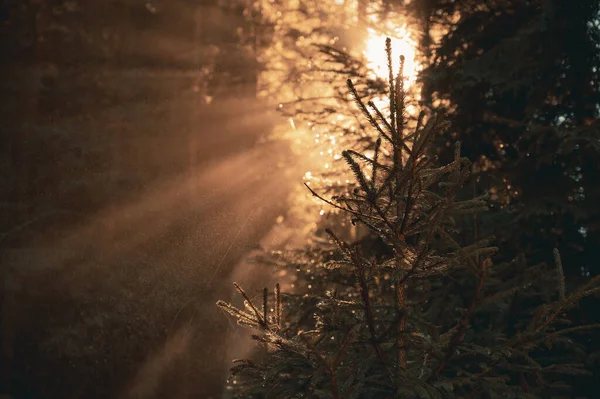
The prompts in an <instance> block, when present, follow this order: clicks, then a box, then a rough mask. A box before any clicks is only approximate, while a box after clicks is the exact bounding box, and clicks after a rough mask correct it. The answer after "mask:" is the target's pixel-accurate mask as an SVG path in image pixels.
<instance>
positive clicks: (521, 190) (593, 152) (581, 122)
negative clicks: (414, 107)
mask: <svg viewBox="0 0 600 399" xmlns="http://www.w3.org/2000/svg"><path fill="white" fill-rule="evenodd" d="M409 10H411V11H412V13H413V15H415V16H418V18H419V20H420V25H421V29H422V37H423V40H422V41H421V47H422V48H423V51H429V52H430V53H431V55H432V57H431V58H427V59H426V60H425V61H424V62H425V64H426V65H425V69H424V71H423V73H422V75H421V81H422V83H423V93H424V94H423V99H424V101H425V102H427V104H425V105H428V106H431V105H432V103H433V105H436V104H437V105H443V106H445V107H447V108H448V109H449V112H448V118H449V120H450V121H451V122H452V125H453V126H454V130H453V131H452V133H451V135H450V134H447V135H445V136H444V137H442V138H441V139H440V141H439V143H440V144H441V145H439V146H438V152H440V156H441V160H443V161H447V160H448V159H451V157H452V149H451V145H450V143H451V142H452V141H453V140H460V141H461V142H462V143H463V151H464V154H465V156H466V157H467V158H469V159H470V160H471V161H473V162H474V163H475V170H474V172H475V177H476V178H477V179H478V180H479V183H480V184H479V186H480V187H482V188H483V189H487V190H488V191H490V193H491V194H492V197H493V198H494V199H496V200H497V201H496V206H497V207H506V210H507V212H508V213H509V214H510V216H506V217H505V216H501V215H499V216H500V217H498V218H495V219H494V220H493V221H490V223H493V226H489V224H488V226H489V227H491V228H493V229H494V230H496V234H497V236H498V237H499V239H501V240H502V244H503V246H504V247H505V248H506V252H505V253H504V254H503V255H504V256H506V259H509V258H514V257H515V256H516V255H517V254H518V253H520V252H522V253H525V254H526V255H527V257H528V259H530V260H531V261H532V262H540V261H546V262H551V261H552V257H551V256H550V254H551V250H552V248H553V247H556V246H558V247H560V248H561V252H562V253H563V254H565V272H566V273H568V274H570V275H578V274H579V275H581V274H583V275H584V276H585V275H586V274H587V275H589V273H591V274H592V275H594V274H597V272H598V271H597V270H595V269H594V268H596V267H597V266H596V263H597V262H595V260H596V259H597V258H598V256H599V255H600V253H598V248H600V246H599V245H598V243H599V240H600V234H599V231H598V220H599V219H598V218H599V217H600V215H599V213H598V207H597V206H596V204H597V203H598V201H600V197H599V196H600V192H598V189H597V185H596V184H595V182H596V181H597V179H598V177H599V176H598V170H600V168H599V164H598V159H600V158H599V155H600V154H599V150H600V146H599V145H598V123H597V119H598V104H600V93H599V91H598V84H599V76H598V68H599V67H600V56H599V53H598V46H599V45H600V35H599V34H600V30H599V29H598V27H599V25H598V24H599V22H598V21H599V20H598V15H599V12H600V3H598V2H597V1H595V0H586V1H579V2H577V3H576V4H575V3H573V2H569V1H563V0H551V1H542V0H537V1H510V0H500V1H493V2H483V3H482V2H479V1H461V2H456V1H446V0H437V1H427V2H413V3H412V4H411V5H410V6H409ZM434 36H435V37H437V39H438V40H437V41H434V40H432V37H434ZM503 221H506V222H508V223H504V222H503ZM582 268H583V269H582Z"/></svg>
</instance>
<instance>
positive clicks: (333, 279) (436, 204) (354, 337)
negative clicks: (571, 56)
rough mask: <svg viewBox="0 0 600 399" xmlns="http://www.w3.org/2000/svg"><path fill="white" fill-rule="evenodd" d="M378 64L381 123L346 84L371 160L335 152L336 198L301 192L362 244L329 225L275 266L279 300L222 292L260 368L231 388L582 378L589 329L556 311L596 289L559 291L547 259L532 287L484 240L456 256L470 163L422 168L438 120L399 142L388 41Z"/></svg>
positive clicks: (246, 366) (469, 386)
mask: <svg viewBox="0 0 600 399" xmlns="http://www.w3.org/2000/svg"><path fill="white" fill-rule="evenodd" d="M387 56H388V60H389V61H390V62H389V64H390V65H389V69H390V79H389V82H388V88H389V91H388V95H389V102H390V109H391V112H390V114H389V116H388V117H384V116H383V114H382V112H381V111H380V110H379V109H378V108H377V107H376V106H375V105H374V104H372V103H367V104H365V102H363V100H362V99H361V98H360V97H359V96H358V94H357V92H356V88H355V86H354V84H353V83H352V81H350V80H348V88H349V91H350V93H351V94H352V95H353V97H354V99H355V101H356V103H357V105H358V108H359V109H360V111H361V112H362V114H363V118H364V119H365V120H366V121H367V122H368V123H369V124H370V125H371V127H372V129H374V131H375V132H376V134H377V136H378V138H377V140H376V146H375V150H374V154H373V156H372V157H367V156H365V155H364V154H361V153H359V152H356V151H353V150H347V151H344V153H343V157H344V159H345V160H346V162H347V164H348V166H349V168H350V170H351V171H352V173H353V174H354V176H355V180H356V183H355V184H353V185H349V186H348V187H347V191H346V193H344V194H341V195H338V196H334V197H333V198H332V199H326V198H324V197H323V196H322V195H321V194H319V193H318V192H316V191H315V190H314V189H312V188H310V187H309V186H307V187H308V189H309V190H310V191H311V193H312V194H313V195H314V196H316V197H318V198H320V199H321V200H323V201H324V202H326V203H328V204H330V205H331V206H333V207H335V208H337V209H339V210H340V211H343V212H346V213H348V214H350V215H351V218H352V222H353V223H355V224H359V225H362V226H364V227H365V228H366V229H367V231H368V234H365V235H363V236H362V237H361V238H360V239H359V240H357V241H355V242H345V241H344V240H342V239H341V238H340V236H341V234H340V230H341V229H340V226H336V227H335V228H331V229H329V228H328V229H326V237H327V239H322V240H320V245H316V246H313V247H309V248H306V249H303V250H297V251H293V252H291V253H289V254H281V253H279V254H276V256H277V258H276V260H277V259H279V262H281V259H282V258H284V261H283V267H284V268H286V269H290V270H291V271H293V272H296V273H297V276H298V280H296V282H295V283H294V291H292V293H290V294H284V293H282V288H281V286H280V285H277V286H276V288H275V291H274V293H273V294H270V293H269V292H268V290H267V289H265V290H264V291H263V293H262V298H261V299H262V300H261V301H259V302H257V301H256V300H254V299H253V298H252V297H251V295H249V294H248V293H246V292H245V291H244V290H243V288H242V287H240V286H239V285H237V284H235V287H236V289H237V290H238V291H239V293H240V294H241V296H242V297H243V299H244V307H243V308H238V307H236V306H234V305H232V304H229V303H226V302H223V301H219V302H218V306H220V307H221V308H222V309H223V310H224V311H226V312H228V313H229V314H231V315H233V316H234V317H235V318H237V320H238V322H239V323H240V324H242V325H246V326H249V327H251V328H253V329H254V330H255V331H256V333H255V335H253V337H254V339H255V340H257V341H258V342H260V343H261V344H263V345H264V346H265V347H266V348H267V349H268V353H267V354H266V355H265V358H264V359H263V360H262V361H260V362H254V361H251V360H237V361H236V363H237V364H236V366H234V368H233V369H232V374H233V381H232V385H231V387H232V388H233V389H234V391H235V393H236V394H238V395H239V396H242V397H267V398H270V397H272V398H285V397H290V398H292V397H294V398H295V397H322V398H388V397H389V398H391V397H396V398H452V397H456V398H499V397H502V398H538V397H543V395H544V394H545V393H547V392H549V391H550V390H552V391H557V392H558V391H561V390H566V389H567V385H568V384H566V382H567V380H566V379H564V378H562V377H560V376H561V375H563V374H578V373H584V372H585V369H584V366H583V364H581V362H580V361H579V359H581V358H582V356H581V353H582V348H581V347H580V346H578V345H577V344H575V343H574V342H573V341H572V340H571V339H570V336H571V335H572V334H574V333H577V332H584V331H587V330H589V329H592V328H594V327H597V326H594V325H578V326H568V325H566V324H565V323H567V320H566V319H565V317H564V316H565V312H566V311H567V310H568V309H569V308H570V307H572V306H573V305H574V304H576V303H577V302H578V301H579V300H580V299H581V298H583V297H585V296H589V295H592V294H595V293H597V292H598V287H597V286H596V285H597V283H598V281H599V280H600V278H594V279H592V280H590V281H589V282H588V283H587V284H586V285H584V286H582V287H579V288H578V289H575V290H568V289H567V288H566V284H565V280H564V275H563V271H562V263H561V260H560V255H559V254H558V251H556V253H555V257H556V265H555V266H556V267H555V270H554V271H550V272H551V273H549V271H548V270H546V271H545V273H543V274H541V275H542V276H543V277H544V278H542V279H540V278H539V274H538V273H533V271H534V269H536V268H527V269H525V270H517V269H518V268H519V267H520V266H522V265H521V264H515V263H511V264H498V265H494V263H493V260H492V258H493V257H494V254H496V252H497V251H498V250H497V248H495V247H492V246H491V241H492V239H493V238H492V237H488V238H485V239H478V240H477V241H475V242H472V243H470V244H469V245H461V244H459V242H458V234H459V233H460V232H459V231H457V228H456V225H457V223H456V221H457V218H459V217H462V216H463V215H474V214H476V213H477V212H480V211H482V210H484V209H485V208H486V203H487V198H485V197H476V198H464V197H463V196H462V195H461V191H460V190H459V189H460V187H461V186H462V185H463V184H464V183H465V181H466V180H467V178H468V175H469V171H470V163H469V161H468V160H467V159H465V158H462V157H461V156H460V144H458V143H457V144H456V145H455V153H454V159H453V160H452V161H451V162H450V163H448V164H446V165H444V166H436V165H435V163H436V160H435V158H433V157H430V156H428V152H429V150H430V149H431V148H430V146H431V145H432V142H433V141H434V138H435V136H436V135H439V134H441V133H442V132H443V131H444V130H446V129H448V127H449V124H448V123H447V122H446V121H445V120H444V117H443V115H442V114H438V115H436V116H431V117H429V118H428V120H427V122H425V114H424V113H421V114H420V116H419V120H418V123H417V125H416V127H415V128H414V129H413V130H411V131H410V132H409V131H408V130H407V127H406V113H405V92H404V88H403V86H404V84H403V82H404V78H403V74H402V70H400V73H399V74H398V75H397V76H394V75H393V73H392V70H391V69H392V68H391V59H392V54H391V46H390V43H389V41H388V42H387ZM541 267H542V266H540V268H541ZM537 271H539V270H537ZM519 272H522V273H519ZM515 275H518V278H515V277H514V276H515ZM290 288H291V287H290ZM517 294H519V295H524V296H527V297H530V298H531V303H534V302H536V301H537V302H538V303H534V305H535V306H533V307H530V308H529V309H528V310H529V311H530V312H531V313H530V314H529V317H528V320H527V323H526V324H523V325H514V324H513V323H512V322H511V320H512V319H511V318H510V317H507V315H508V316H509V313H510V304H511V301H512V300H513V298H514V296H515V295H517ZM557 348H560V349H558V350H557ZM569 356H570V357H569Z"/></svg>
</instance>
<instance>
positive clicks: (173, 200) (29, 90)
mask: <svg viewBox="0 0 600 399" xmlns="http://www.w3.org/2000/svg"><path fill="white" fill-rule="evenodd" d="M243 10H244V7H243V5H241V6H240V5H237V6H235V5H233V4H227V2H222V3H217V2H216V1H191V0H189V1H188V0H169V1H162V2H158V1H157V2H152V1H147V2H146V1H136V0H124V1H64V0H31V1H22V0H16V1H11V0H9V1H2V2H1V4H0V21H1V23H2V24H1V27H0V43H1V44H0V46H1V54H2V57H1V58H2V60H1V61H0V71H1V72H0V76H1V77H2V79H1V80H0V93H1V98H2V101H1V105H0V120H1V121H2V128H1V129H0V131H1V134H2V139H1V141H2V144H1V145H0V153H1V154H0V173H1V175H2V178H1V179H0V251H1V258H0V262H1V273H2V284H1V285H2V292H1V293H0V295H1V299H2V322H1V325H2V332H1V337H2V351H1V355H0V358H1V361H0V362H1V366H2V370H1V375H0V393H7V394H8V393H10V394H12V396H13V397H14V398H79V397H81V398H117V397H148V398H150V397H157V398H163V397H169V398H176V397H182V398H183V397H198V398H209V397H219V394H220V391H221V389H222V387H223V385H224V382H225V379H226V377H227V369H228V367H229V364H230V361H229V359H228V358H227V356H228V354H227V350H226V348H225V343H224V341H225V339H226V334H225V332H226V331H227V329H228V328H229V327H230V323H231V322H230V321H229V320H228V319H227V317H225V316H224V315H221V314H220V313H219V312H218V310H217V308H216V306H215V302H216V300H217V299H219V298H225V299H228V298H229V296H230V291H231V290H230V288H231V287H232V286H231V277H230V275H231V274H232V273H233V272H234V268H235V265H236V264H237V263H238V262H239V261H240V259H241V258H242V256H243V255H244V254H245V253H247V252H248V251H250V250H251V249H252V248H255V247H256V246H257V245H258V244H259V243H260V241H261V239H263V236H264V235H265V234H266V233H267V232H268V231H269V230H270V228H271V226H272V225H273V224H274V223H275V221H276V218H277V217H278V216H280V215H281V214H282V212H284V210H285V207H286V201H287V186H288V179H287V178H284V173H283V160H284V159H287V160H288V163H289V154H287V153H286V151H287V148H286V146H283V145H281V144H280V143H267V144H264V145H257V143H258V142H259V141H260V140H261V138H264V136H266V135H267V134H268V133H269V132H270V129H271V127H272V126H273V124H274V122H275V121H274V117H273V115H272V113H269V112H267V107H266V105H265V102H264V101H263V100H258V99H257V98H256V91H257V86H256V85H257V74H258V63H257V61H256V57H255V55H254V54H253V49H252V47H251V46H249V45H247V44H246V43H244V42H243V41H242V40H241V33H243V31H244V30H245V29H247V27H248V24H247V22H246V20H245V18H244V16H243ZM251 279H252V276H250V277H247V278H246V280H251Z"/></svg>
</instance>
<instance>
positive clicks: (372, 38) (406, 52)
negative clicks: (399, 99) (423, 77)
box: [363, 26, 419, 88]
mask: <svg viewBox="0 0 600 399" xmlns="http://www.w3.org/2000/svg"><path fill="white" fill-rule="evenodd" d="M386 37H388V36H386V35H384V34H380V33H378V32H376V31H375V30H374V29H372V28H369V29H368V38H367V42H366V45H365V47H366V48H365V50H364V51H363V54H364V56H365V58H366V59H367V65H368V66H369V68H371V69H372V70H373V72H374V73H375V74H376V75H377V76H378V77H380V78H384V79H387V77H388V66H387V55H386V52H385V40H386ZM389 37H390V38H391V39H392V67H393V68H394V73H396V72H397V71H398V68H399V67H400V56H401V55H403V56H404V77H405V78H406V80H405V83H404V84H405V87H406V88H408V87H410V86H411V85H412V84H413V83H414V82H415V80H416V77H417V72H418V71H419V67H418V65H417V62H416V60H415V55H416V54H415V48H416V43H415V41H414V40H412V39H411V37H410V34H409V32H408V30H407V29H406V27H404V26H403V27H401V28H396V29H393V30H392V34H391V35H390V36H389Z"/></svg>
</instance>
